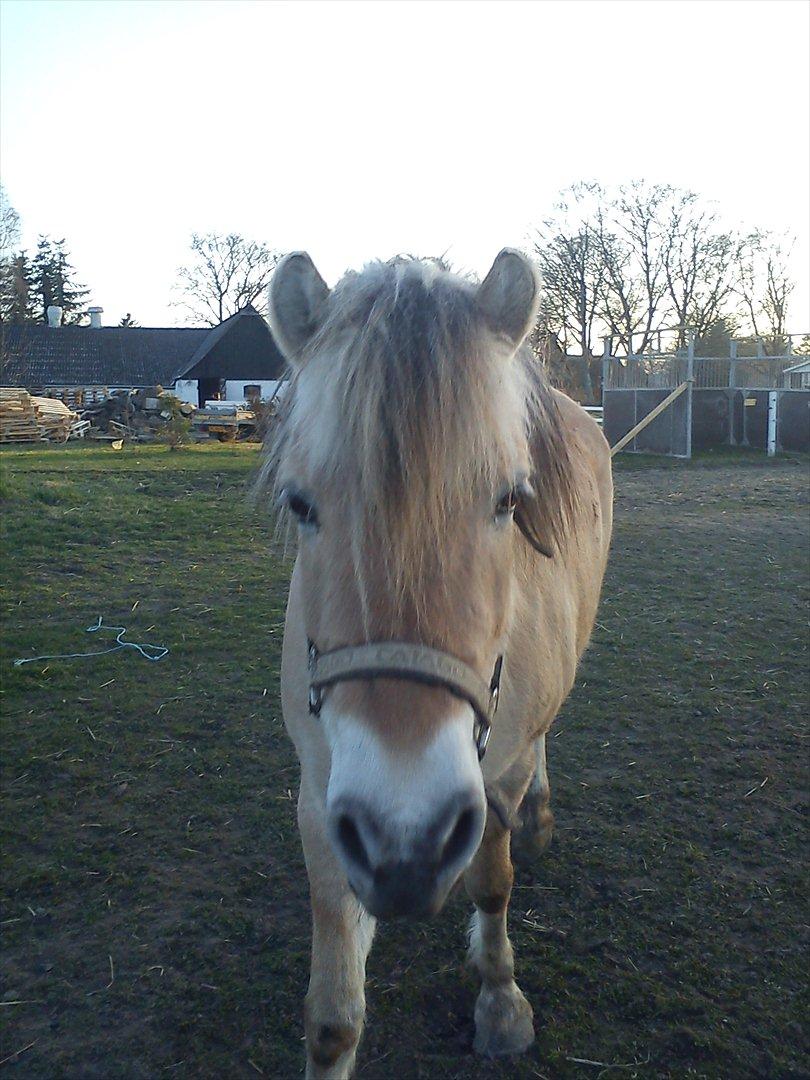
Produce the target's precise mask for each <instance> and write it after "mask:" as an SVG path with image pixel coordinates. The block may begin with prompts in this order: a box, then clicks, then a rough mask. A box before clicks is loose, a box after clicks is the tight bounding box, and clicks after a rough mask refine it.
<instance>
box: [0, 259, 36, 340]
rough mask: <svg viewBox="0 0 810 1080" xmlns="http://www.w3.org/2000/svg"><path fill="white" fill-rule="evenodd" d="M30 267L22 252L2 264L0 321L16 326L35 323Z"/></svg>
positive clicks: (0, 274) (0, 276) (0, 275)
mask: <svg viewBox="0 0 810 1080" xmlns="http://www.w3.org/2000/svg"><path fill="white" fill-rule="evenodd" d="M37 316H38V312H37V309H36V306H35V303H34V297H33V293H32V288H31V266H30V264H29V261H28V256H27V255H26V254H25V252H24V251H21V252H20V253H19V254H18V255H15V256H13V257H12V258H11V259H9V260H8V261H7V262H4V263H3V265H2V268H1V273H0V321H2V322H4V323H10V324H12V325H17V324H19V323H30V322H36V321H37Z"/></svg>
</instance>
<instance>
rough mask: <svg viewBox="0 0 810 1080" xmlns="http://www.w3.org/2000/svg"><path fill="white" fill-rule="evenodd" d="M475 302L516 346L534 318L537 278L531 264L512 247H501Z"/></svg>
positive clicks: (494, 326) (479, 288) (500, 331)
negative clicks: (501, 249)
mask: <svg viewBox="0 0 810 1080" xmlns="http://www.w3.org/2000/svg"><path fill="white" fill-rule="evenodd" d="M476 301H477V303H478V307H479V309H480V310H481V311H482V312H483V315H484V318H485V319H486V320H487V323H488V324H489V326H490V328H491V329H492V330H494V331H495V333H497V334H503V335H504V336H505V337H507V338H508V339H509V340H510V341H511V342H512V343H513V345H514V346H515V347H516V348H517V346H518V345H520V343H521V342H522V341H523V339H524V338H525V337H526V335H527V334H528V333H529V331H530V330H531V328H532V327H533V326H534V324H535V321H536V319H537V309H538V307H539V306H540V281H539V279H538V277H537V271H536V270H535V268H534V264H533V263H532V262H531V261H530V260H529V259H527V258H526V256H525V255H524V254H523V253H522V252H520V251H515V249H514V248H504V249H503V251H501V252H500V254H499V255H498V257H497V258H496V259H495V262H494V263H493V264H492V268H491V269H490V271H489V273H488V274H487V276H486V277H485V278H484V280H483V281H482V282H481V284H480V285H479V286H478V292H477V293H476Z"/></svg>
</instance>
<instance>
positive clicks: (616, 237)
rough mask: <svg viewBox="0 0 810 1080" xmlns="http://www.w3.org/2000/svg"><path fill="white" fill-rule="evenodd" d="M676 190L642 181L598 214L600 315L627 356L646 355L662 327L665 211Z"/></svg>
mask: <svg viewBox="0 0 810 1080" xmlns="http://www.w3.org/2000/svg"><path fill="white" fill-rule="evenodd" d="M672 195H673V189H672V188H671V187H669V186H668V185H665V184H652V185H648V184H646V183H645V182H644V181H643V180H637V181H635V182H634V183H632V184H628V185H626V186H624V187H620V188H619V190H618V192H617V194H616V196H615V197H614V198H613V199H610V200H608V199H607V198H606V197H605V196H604V194H603V196H602V198H601V199H600V200H599V204H598V206H597V209H596V213H597V230H596V235H597V238H598V243H599V256H600V259H601V261H602V264H603V267H604V284H603V287H602V294H601V295H602V302H601V305H600V308H599V313H600V315H601V316H602V318H603V319H604V322H605V324H606V326H607V328H608V329H609V331H610V334H611V336H612V337H614V338H618V340H619V342H620V344H621V345H622V347H623V348H625V349H626V350H627V351H628V352H632V351H636V352H644V351H645V350H646V349H647V348H648V347H649V345H650V343H651V341H652V338H653V333H654V331H655V329H656V328H657V327H659V326H660V324H661V317H662V315H663V313H664V306H665V299H666V294H667V283H666V272H665V261H666V259H665V255H666V226H665V209H666V207H667V206H668V205H669V203H670V202H671V200H672Z"/></svg>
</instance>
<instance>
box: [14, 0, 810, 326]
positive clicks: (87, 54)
mask: <svg viewBox="0 0 810 1080" xmlns="http://www.w3.org/2000/svg"><path fill="white" fill-rule="evenodd" d="M809 43H810V4H808V3H807V2H806V0H762V2H761V0H703V2H699V0H646V2H638V0H566V2H557V0H541V2H531V0H528V2H510V0H497V2H494V3H493V2H488V0H478V2H472V0H448V2H445V0H422V2H415V0H404V2H400V0H377V2H370V0H359V2H343V0H325V2H321V0H297V2H287V0H267V2H263V0H248V2H241V0H226V2H219V0H204V2H197V0H181V2H174V0H172V2H168V0H165V2H164V0H3V2H2V3H0V50H1V52H0V177H2V180H3V183H4V185H5V187H6V191H7V194H8V196H9V199H10V201H11V203H12V205H14V206H15V207H16V209H17V210H18V212H19V214H20V216H21V219H22V225H23V241H24V243H25V245H26V246H27V247H28V248H29V249H32V248H33V247H34V246H35V243H36V238H37V235H38V234H39V233H46V234H50V235H52V236H53V237H65V238H66V240H67V245H68V248H69V250H70V252H71V254H72V259H73V263H74V265H75V266H76V268H77V270H78V272H79V273H78V276H79V279H80V280H81V281H82V282H83V283H85V284H87V285H88V286H90V288H91V296H90V297H89V298H88V304H89V303H95V304H100V305H102V306H103V307H104V309H105V314H104V321H105V323H115V322H117V321H118V320H119V319H120V317H121V316H122V315H123V314H124V313H125V312H131V313H132V314H133V315H134V316H135V318H136V319H137V320H138V321H139V322H140V324H141V325H144V326H147V325H164V326H165V325H182V324H183V322H184V321H185V316H184V315H183V313H182V311H181V310H180V309H178V308H176V307H175V308H173V307H170V306H169V305H170V302H171V300H172V299H173V298H176V294H174V293H173V291H172V286H173V284H174V282H175V280H176V270H177V267H178V266H179V265H180V264H181V263H182V262H183V261H184V259H185V258H186V256H187V252H188V243H189V239H190V234H191V233H192V232H193V231H196V232H210V231H215V232H231V231H234V232H238V233H241V234H243V235H244V236H246V237H248V238H250V239H254V240H259V241H263V242H265V243H266V244H268V245H269V246H270V247H273V248H276V249H278V250H279V251H289V250H293V249H307V250H308V251H309V252H310V254H311V255H312V257H313V259H314V260H315V262H316V264H317V265H318V266H319V268H320V269H321V272H322V273H323V275H324V277H325V278H326V279H327V281H328V282H329V283H330V284H332V283H333V282H335V281H336V280H337V279H338V278H339V277H340V275H341V274H342V272H343V271H344V270H345V269H347V268H349V267H360V266H362V265H363V263H364V262H366V261H367V260H369V259H372V258H387V257H389V256H391V255H393V254H396V253H402V252H407V253H410V254H419V255H435V254H443V253H446V254H447V256H448V257H449V259H450V260H451V261H452V262H453V264H454V265H456V266H457V267H459V268H460V269H464V270H467V271H472V272H474V273H477V274H479V275H481V276H483V275H484V274H485V273H486V271H487V270H488V268H489V266H490V264H491V262H492V260H493V258H494V257H495V255H496V254H497V252H498V251H499V250H500V249H501V248H502V247H504V246H505V245H514V246H518V247H520V246H525V245H526V242H527V238H528V236H529V235H530V233H531V229H532V226H533V225H534V224H536V223H539V222H540V221H542V220H543V218H544V217H546V216H547V215H548V214H549V212H550V210H551V208H552V206H553V203H554V200H555V196H556V193H557V192H558V191H560V190H561V189H562V188H564V187H566V186H568V185H570V184H571V183H574V182H576V181H578V180H585V179H593V180H598V181H599V182H601V183H603V184H608V185H610V184H618V183H622V182H626V181H630V180H633V179H637V178H644V179H646V180H648V181H650V182H662V183H671V184H675V185H678V186H681V187H685V188H691V189H693V190H695V191H697V192H699V193H700V194H701V195H702V196H704V197H705V198H706V199H708V200H712V201H714V202H715V203H716V204H717V207H718V209H719V211H720V212H721V215H722V217H723V220H724V221H725V222H726V223H727V224H728V225H730V226H732V225H745V226H747V227H754V226H757V227H759V228H763V229H770V230H774V231H776V232H779V233H781V232H785V231H787V232H790V233H792V234H794V235H795V236H796V238H797V241H796V246H795V249H794V253H793V274H794V277H795V279H796V281H797V286H798V287H797V289H796V292H795V294H794V298H793V303H792V314H791V315H790V318H789V320H788V323H789V326H788V329H789V330H792V331H794V332H805V331H808V330H810V77H809V75H808V69H809V67H810V65H809V63H808V51H809V49H810V44H809Z"/></svg>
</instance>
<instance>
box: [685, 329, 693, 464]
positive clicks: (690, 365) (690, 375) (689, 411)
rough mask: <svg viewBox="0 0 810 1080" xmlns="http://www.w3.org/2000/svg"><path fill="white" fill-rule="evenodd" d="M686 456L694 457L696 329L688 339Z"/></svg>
mask: <svg viewBox="0 0 810 1080" xmlns="http://www.w3.org/2000/svg"><path fill="white" fill-rule="evenodd" d="M686 346H687V347H686V379H687V382H688V383H689V386H688V387H687V390H686V457H687V458H689V459H691V457H692V386H693V384H694V381H695V331H694V330H689V331H688V337H687V339H686Z"/></svg>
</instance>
